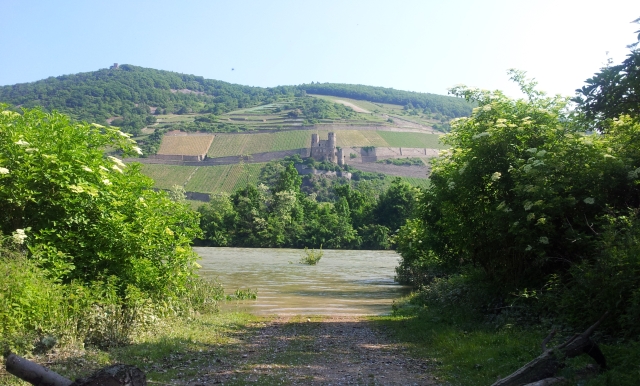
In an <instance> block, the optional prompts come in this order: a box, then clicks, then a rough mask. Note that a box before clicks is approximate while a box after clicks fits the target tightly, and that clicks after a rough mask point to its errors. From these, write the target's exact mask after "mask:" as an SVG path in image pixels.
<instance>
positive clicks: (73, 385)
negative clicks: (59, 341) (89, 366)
mask: <svg viewBox="0 0 640 386" xmlns="http://www.w3.org/2000/svg"><path fill="white" fill-rule="evenodd" d="M6 367H7V371H8V372H9V373H11V374H13V375H15V376H16V377H18V378H20V379H22V380H24V381H27V382H29V383H30V384H32V385H34V386H147V378H146V376H145V374H144V372H142V370H140V369H138V368H137V367H135V366H129V365H122V364H117V365H113V366H109V367H105V368H103V369H101V370H98V371H96V372H95V373H93V374H92V375H91V376H89V377H87V378H81V379H77V380H76V381H75V382H73V381H71V380H70V379H67V378H65V377H63V376H62V375H60V374H58V373H56V372H54V371H51V370H49V369H47V368H46V367H43V366H40V365H39V364H37V363H34V362H31V361H29V360H27V359H24V358H22V357H19V356H17V355H15V354H11V353H9V354H8V355H7V356H6Z"/></svg>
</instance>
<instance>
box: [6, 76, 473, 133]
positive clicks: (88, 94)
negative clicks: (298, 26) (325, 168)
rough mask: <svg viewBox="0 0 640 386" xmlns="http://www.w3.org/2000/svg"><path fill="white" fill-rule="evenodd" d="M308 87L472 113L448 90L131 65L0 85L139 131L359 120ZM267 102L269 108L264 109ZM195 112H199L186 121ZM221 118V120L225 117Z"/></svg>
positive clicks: (14, 99) (36, 101) (432, 113)
mask: <svg viewBox="0 0 640 386" xmlns="http://www.w3.org/2000/svg"><path fill="white" fill-rule="evenodd" d="M307 93H315V94H320V95H334V96H338V97H344V98H353V99H358V100H370V101H373V102H378V103H387V104H395V105H399V106H403V107H404V110H405V111H407V112H410V113H412V114H413V115H420V114H427V115H429V117H432V118H434V119H436V120H438V121H444V120H446V118H453V117H458V116H463V115H468V114H470V112H471V107H470V105H469V104H468V103H466V102H465V101H462V100H460V99H456V98H453V97H448V96H442V95H434V94H425V93H416V92H407V91H400V90H393V89H386V88H382V87H371V86H362V85H348V84H330V83H325V84H304V85H300V86H279V87H272V88H262V87H249V86H242V85H237V84H231V83H227V82H222V81H218V80H212V79H205V78H203V77H201V76H195V75H186V74H179V73H176V72H171V71H162V70H155V69H150V68H143V67H137V66H133V65H129V64H123V65H120V66H119V67H118V68H110V69H101V70H98V71H93V72H86V73H79V74H74V75H63V76H59V77H50V78H47V79H43V80H40V81H37V82H31V83H22V84H16V85H10V86H2V87H0V102H4V103H8V104H10V105H14V106H19V107H35V106H42V107H44V108H45V109H46V110H54V109H55V110H58V111H60V112H63V113H65V114H67V115H70V116H71V117H73V118H74V119H77V120H84V121H88V122H95V123H100V124H111V125H113V126H119V127H121V128H122V129H123V130H124V131H127V132H130V133H134V134H140V130H141V129H142V128H144V127H145V126H149V125H153V124H155V123H156V122H157V118H159V117H162V118H164V119H163V122H165V123H166V122H167V121H168V120H172V119H173V120H174V121H175V122H181V123H182V124H183V125H184V126H185V128H186V129H187V130H206V131H215V132H225V131H241V130H244V129H247V128H251V125H250V124H249V125H247V123H251V121H252V119H253V118H255V120H256V122H257V123H258V124H260V125H262V124H267V126H269V125H271V126H272V127H285V126H287V125H291V124H293V123H296V121H299V122H304V123H312V124H313V123H320V124H321V123H326V122H327V121H330V122H332V121H333V120H345V119H346V120H349V119H354V118H355V115H354V114H353V111H352V110H351V109H349V108H347V107H345V106H344V105H343V104H339V103H334V102H332V101H330V100H329V101H327V100H323V99H321V98H305V97H304V96H305V95H306V94H307ZM261 106H269V107H268V108H264V109H262V110H261V109H260V107H261ZM380 107H381V108H382V105H380ZM251 108H255V110H254V111H251ZM237 110H241V111H244V113H245V116H238V115H235V116H224V115H225V114H228V113H231V112H234V111H237ZM264 112H266V113H268V115H270V118H269V119H270V120H269V121H268V119H267V118H265V117H260V114H261V113H264ZM274 113H276V115H275V116H274ZM189 114H196V115H201V116H200V117H191V118H187V119H184V120H182V119H180V117H181V116H188V115H189ZM163 115H167V117H163ZM176 115H177V116H178V117H177V118H176V117H174V116H176ZM371 115H373V114H371ZM220 116H223V117H222V118H223V119H219V117H220ZM234 118H235V119H234ZM367 119H369V120H370V119H371V118H370V117H364V115H363V114H361V115H360V116H359V117H358V118H357V119H356V120H365V121H366V120H367ZM373 120H374V121H377V120H379V121H381V122H384V120H382V119H373ZM256 122H254V123H256ZM254 126H255V125H254Z"/></svg>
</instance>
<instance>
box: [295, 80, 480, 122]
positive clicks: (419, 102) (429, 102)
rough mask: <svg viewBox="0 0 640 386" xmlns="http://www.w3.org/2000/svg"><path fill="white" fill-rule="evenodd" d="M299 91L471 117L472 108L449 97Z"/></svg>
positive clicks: (350, 88) (320, 86) (365, 90)
mask: <svg viewBox="0 0 640 386" xmlns="http://www.w3.org/2000/svg"><path fill="white" fill-rule="evenodd" d="M298 87H299V88H300V89H302V90H304V91H306V92H307V93H309V94H319V95H333V96H340V97H345V98H351V99H362V100H367V101H371V102H378V103H389V104H394V105H401V106H405V107H406V108H407V109H411V110H413V109H420V110H424V112H425V113H434V114H436V113H437V114H442V115H444V116H447V117H449V118H457V117H464V116H468V115H469V114H471V109H472V107H473V104H472V103H470V102H468V101H466V100H464V99H458V98H453V97H450V96H444V95H436V94H429V93H420V92H412V91H402V90H395V89H392V88H385V87H372V86H363V85H359V84H344V83H313V82H312V83H310V84H301V85H300V86H298Z"/></svg>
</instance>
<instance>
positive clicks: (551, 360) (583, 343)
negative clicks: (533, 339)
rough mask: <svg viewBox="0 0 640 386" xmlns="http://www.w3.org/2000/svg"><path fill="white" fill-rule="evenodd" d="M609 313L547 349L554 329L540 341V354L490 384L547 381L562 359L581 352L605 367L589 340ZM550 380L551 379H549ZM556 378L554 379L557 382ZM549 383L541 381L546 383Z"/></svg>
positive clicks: (501, 385) (515, 385) (516, 385)
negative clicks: (583, 329) (581, 331)
mask: <svg viewBox="0 0 640 386" xmlns="http://www.w3.org/2000/svg"><path fill="white" fill-rule="evenodd" d="M608 314H609V313H608V312H606V313H605V314H604V315H602V317H601V318H600V320H598V321H597V322H595V323H594V324H593V326H591V327H589V328H588V329H587V330H586V331H585V332H583V333H582V334H575V335H574V336H573V337H571V338H569V339H568V340H567V341H566V342H564V343H563V344H561V345H558V346H556V347H553V348H551V349H547V347H546V344H547V343H548V342H549V340H551V338H552V337H553V335H554V334H555V331H552V332H551V333H550V334H549V336H547V338H546V339H545V340H544V341H543V342H542V351H543V352H542V354H541V355H540V356H539V357H537V358H536V359H534V360H532V361H531V362H529V363H527V364H526V365H524V366H522V367H521V368H519V369H518V370H516V371H515V372H514V373H513V374H511V375H509V376H508V377H506V378H502V379H500V380H498V381H497V382H496V383H494V384H493V385H492V386H522V385H527V384H532V385H537V384H538V383H537V382H538V381H545V382H546V381H547V379H548V378H552V377H553V376H554V375H555V374H556V373H557V372H558V370H559V369H561V368H562V367H563V366H564V359H566V358H573V357H577V356H578V355H581V354H587V355H589V356H590V357H592V358H593V359H595V361H596V362H597V363H598V364H599V365H600V368H601V369H606V368H607V362H606V360H605V358H604V354H602V351H600V347H598V345H597V344H596V343H595V342H594V341H592V340H591V335H592V334H593V332H594V331H595V329H596V327H598V325H599V324H600V323H601V322H602V320H604V318H605V317H606V316H607V315H608ZM549 381H551V380H549ZM557 381H558V380H555V382H557ZM546 384H551V383H541V384H540V385H546Z"/></svg>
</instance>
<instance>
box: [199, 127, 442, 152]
mask: <svg viewBox="0 0 640 386" xmlns="http://www.w3.org/2000/svg"><path fill="white" fill-rule="evenodd" d="M334 132H335V133H336V136H337V145H338V146H341V147H364V146H375V147H412V148H413V147H424V148H429V149H443V148H444V146H443V145H442V144H441V143H440V141H439V138H440V136H439V135H437V134H427V133H406V132H395V131H373V130H336V131H334ZM313 133H318V134H319V136H320V139H321V140H326V139H327V137H328V134H329V130H326V129H323V130H316V131H313V130H292V131H280V132H274V133H255V134H218V135H216V137H215V138H214V140H213V143H212V144H211V147H210V148H209V152H208V153H207V155H208V156H209V157H211V158H215V157H228V156H239V155H249V154H256V153H266V152H272V151H282V150H293V149H300V148H307V147H309V146H311V134H313Z"/></svg>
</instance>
